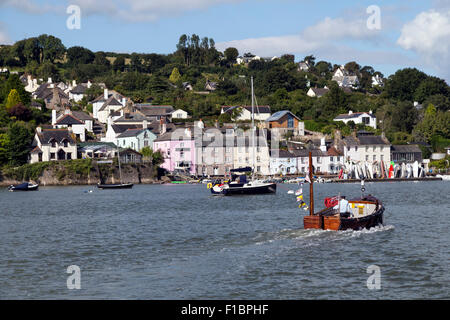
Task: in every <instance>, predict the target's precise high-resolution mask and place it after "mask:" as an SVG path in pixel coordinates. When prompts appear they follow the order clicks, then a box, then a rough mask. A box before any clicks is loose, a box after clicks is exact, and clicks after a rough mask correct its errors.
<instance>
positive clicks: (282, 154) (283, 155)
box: [270, 149, 296, 158]
mask: <svg viewBox="0 0 450 320" xmlns="http://www.w3.org/2000/svg"><path fill="white" fill-rule="evenodd" d="M277 153H278V155H277ZM275 155H277V158H296V156H295V154H293V153H292V152H289V151H287V150H283V149H280V150H272V151H271V152H270V156H271V157H275Z"/></svg>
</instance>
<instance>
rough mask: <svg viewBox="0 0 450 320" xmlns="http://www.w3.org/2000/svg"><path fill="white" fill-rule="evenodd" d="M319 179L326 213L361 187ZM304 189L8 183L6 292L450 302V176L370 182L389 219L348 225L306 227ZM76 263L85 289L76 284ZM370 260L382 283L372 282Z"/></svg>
mask: <svg viewBox="0 0 450 320" xmlns="http://www.w3.org/2000/svg"><path fill="white" fill-rule="evenodd" d="M315 186H316V193H315V196H316V203H317V204H316V207H319V208H320V207H321V206H322V203H323V197H325V196H330V195H335V194H337V193H338V192H340V193H341V194H346V195H347V196H352V195H354V196H357V195H358V194H359V192H360V191H359V188H360V186H359V185H357V184H316V185H315ZM294 188H296V186H295V185H286V184H284V185H279V189H278V191H277V194H276V195H262V196H261V195H260V196H246V197H213V196H211V195H210V193H209V190H207V189H206V186H205V185H162V186H160V185H136V186H134V187H133V189H132V190H105V191H101V190H97V189H96V188H94V187H92V186H77V187H41V188H40V190H39V191H38V192H30V193H19V192H17V193H12V192H7V191H5V190H4V189H3V190H2V191H0V253H1V256H0V279H1V280H0V283H1V285H0V298H1V299H94V298H95V299H449V298H450V290H449V289H450V275H449V261H450V247H449V244H450V236H449V227H450V222H449V219H450V182H445V181H443V182H420V183H414V182H400V183H368V184H366V188H367V192H368V193H372V194H374V195H377V196H378V197H379V198H380V199H381V200H382V201H383V202H384V204H385V206H386V211H385V226H383V227H380V228H375V229H371V230H364V231H339V232H336V231H318V230H302V227H303V223H302V216H303V215H304V214H305V212H304V211H300V209H298V208H297V205H296V202H295V196H294V195H289V194H287V191H288V190H289V189H294ZM306 189H308V186H306V188H305V190H306ZM88 190H93V192H92V193H88V192H87V191H88ZM305 200H306V201H309V200H308V197H307V196H306V195H305ZM319 208H317V209H319ZM70 265H77V266H79V267H80V269H81V290H68V289H67V285H66V281H67V277H68V276H69V274H67V273H66V270H67V267H68V266H70ZM370 265H377V266H378V267H379V268H380V270H381V289H380V290H369V289H368V288H367V285H366V283H367V279H368V277H369V276H370V275H371V274H368V273H367V268H368V267H369V266H370Z"/></svg>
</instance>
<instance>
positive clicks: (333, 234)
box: [253, 225, 395, 245]
mask: <svg viewBox="0 0 450 320" xmlns="http://www.w3.org/2000/svg"><path fill="white" fill-rule="evenodd" d="M394 228H395V227H394V226H393V225H385V226H383V225H379V226H376V227H373V228H370V229H362V230H343V231H332V230H321V229H307V230H305V229H283V230H281V231H277V232H265V233H261V234H259V235H257V236H256V237H255V238H254V239H253V240H254V241H255V244H256V245H263V244H267V243H272V242H275V241H284V240H307V239H311V238H313V239H315V240H318V241H317V242H320V240H322V239H323V240H327V241H330V240H336V241H338V240H344V239H348V238H357V237H361V236H364V235H368V234H374V233H378V232H383V231H389V230H393V229H394Z"/></svg>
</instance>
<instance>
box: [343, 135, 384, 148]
mask: <svg viewBox="0 0 450 320" xmlns="http://www.w3.org/2000/svg"><path fill="white" fill-rule="evenodd" d="M343 141H344V142H345V144H346V145H347V146H360V145H363V146H370V145H389V144H390V143H389V141H387V140H386V139H383V138H382V137H381V136H358V137H356V138H355V137H346V138H344V140H343Z"/></svg>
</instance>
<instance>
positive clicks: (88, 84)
mask: <svg viewBox="0 0 450 320" xmlns="http://www.w3.org/2000/svg"><path fill="white" fill-rule="evenodd" d="M91 86H92V82H91V80H88V82H87V87H88V89H89V88H90V87H91Z"/></svg>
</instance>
